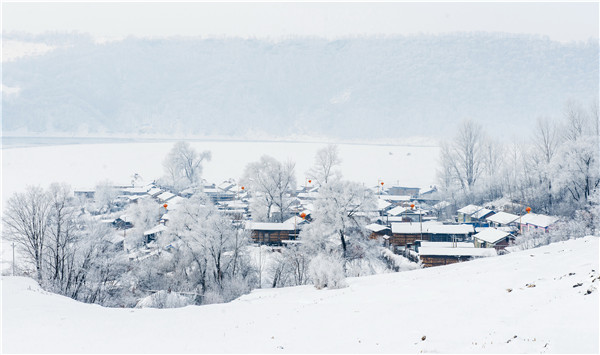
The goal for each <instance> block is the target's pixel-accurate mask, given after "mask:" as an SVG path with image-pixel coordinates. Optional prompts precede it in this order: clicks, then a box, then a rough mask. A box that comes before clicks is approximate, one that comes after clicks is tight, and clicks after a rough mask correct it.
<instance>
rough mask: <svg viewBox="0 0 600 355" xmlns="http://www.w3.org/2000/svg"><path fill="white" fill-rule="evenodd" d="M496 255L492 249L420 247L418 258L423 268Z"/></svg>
mask: <svg viewBox="0 0 600 355" xmlns="http://www.w3.org/2000/svg"><path fill="white" fill-rule="evenodd" d="M495 255H497V253H496V250H495V249H492V248H462V247H459V248H444V247H423V246H422V247H420V248H419V258H420V259H421V263H423V266H424V267H432V266H441V265H448V264H454V263H458V262H461V261H468V260H472V259H474V258H482V257H488V256H495Z"/></svg>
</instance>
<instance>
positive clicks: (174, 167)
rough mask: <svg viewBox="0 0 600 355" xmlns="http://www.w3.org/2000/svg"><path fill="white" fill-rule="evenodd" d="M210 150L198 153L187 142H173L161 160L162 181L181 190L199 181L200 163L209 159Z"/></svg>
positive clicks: (200, 173) (176, 189)
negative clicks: (163, 171) (162, 169)
mask: <svg viewBox="0 0 600 355" xmlns="http://www.w3.org/2000/svg"><path fill="white" fill-rule="evenodd" d="M211 157H212V155H211V152H210V151H204V152H202V153H198V152H197V151H196V150H195V149H193V148H192V147H191V146H190V144H189V143H188V142H185V141H181V142H177V143H175V145H174V146H173V148H172V149H171V150H170V151H169V154H167V157H166V158H165V160H164V161H163V167H164V169H165V177H164V181H165V183H166V185H168V186H169V187H171V188H172V189H173V190H175V191H181V190H184V189H186V188H188V187H191V186H196V185H197V184H199V183H200V181H201V180H200V179H201V175H202V164H203V162H205V161H209V160H210V159H211Z"/></svg>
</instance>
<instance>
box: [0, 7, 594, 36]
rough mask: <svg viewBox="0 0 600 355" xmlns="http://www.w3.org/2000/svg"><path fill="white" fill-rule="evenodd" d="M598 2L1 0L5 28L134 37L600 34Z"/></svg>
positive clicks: (6, 30)
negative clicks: (120, 0)
mask: <svg viewBox="0 0 600 355" xmlns="http://www.w3.org/2000/svg"><path fill="white" fill-rule="evenodd" d="M598 11H599V6H598V2H580V3H557V2H553V3H549V2H535V3H519V2H488V3H480V2H468V3H454V2H443V3H441V2H436V3H411V2H383V3H381V2H380V3H349V2H344V3H341V2H337V3H335V2H333V3H332V2H328V3H324V2H311V3H298V2H288V3H282V2H261V3H250V2H243V3H231V2H229V3H222V2H221V3H207V2H182V3H157V2H129V3H118V2H112V3H84V2H66V3H65V2H63V3H51V2H42V3H22V2H18V3H17V2H6V1H3V4H2V20H3V22H2V29H3V31H5V32H11V31H24V32H30V33H40V32H45V31H78V32H86V33H91V34H92V35H94V36H95V37H98V38H119V37H125V36H128V35H134V36H140V37H149V36H150V37H157V36H173V35H182V36H205V37H206V36H222V35H226V36H241V37H261V38H263V37H270V38H281V37H285V36H290V35H309V36H322V37H327V38H336V37H340V36H348V35H360V34H363V35H373V34H375V35H377V34H383V35H393V34H404V35H406V34H415V33H430V34H437V33H443V32H457V31H486V32H508V33H529V34H538V35H543V36H548V37H550V38H551V39H553V40H556V41H561V42H565V41H573V40H575V41H585V40H588V39H590V38H594V39H597V38H598V31H599V29H598Z"/></svg>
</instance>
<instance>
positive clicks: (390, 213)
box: [387, 206, 408, 216]
mask: <svg viewBox="0 0 600 355" xmlns="http://www.w3.org/2000/svg"><path fill="white" fill-rule="evenodd" d="M406 210H408V208H406V207H402V206H398V207H394V208H392V209H391V210H389V211H387V215H388V216H398V215H400V214H402V213H404V212H405V211H406Z"/></svg>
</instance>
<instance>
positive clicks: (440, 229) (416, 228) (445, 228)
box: [392, 222, 475, 234]
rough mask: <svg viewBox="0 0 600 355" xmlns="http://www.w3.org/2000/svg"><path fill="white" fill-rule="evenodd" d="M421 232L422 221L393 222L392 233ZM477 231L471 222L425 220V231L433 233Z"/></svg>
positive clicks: (467, 232)
mask: <svg viewBox="0 0 600 355" xmlns="http://www.w3.org/2000/svg"><path fill="white" fill-rule="evenodd" d="M420 232H421V227H420V223H418V222H406V223H392V233H397V234H417V233H420ZM473 232H475V229H474V227H473V226H472V225H470V224H440V223H437V222H423V233H431V234H469V233H473Z"/></svg>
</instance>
